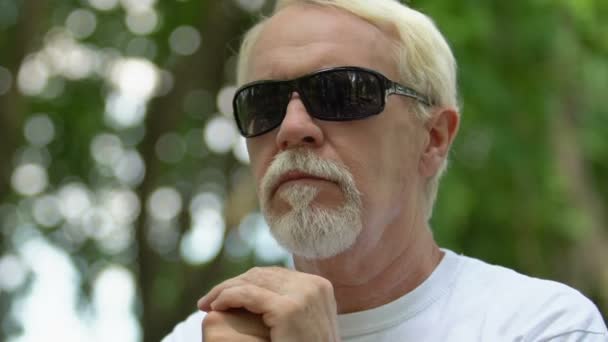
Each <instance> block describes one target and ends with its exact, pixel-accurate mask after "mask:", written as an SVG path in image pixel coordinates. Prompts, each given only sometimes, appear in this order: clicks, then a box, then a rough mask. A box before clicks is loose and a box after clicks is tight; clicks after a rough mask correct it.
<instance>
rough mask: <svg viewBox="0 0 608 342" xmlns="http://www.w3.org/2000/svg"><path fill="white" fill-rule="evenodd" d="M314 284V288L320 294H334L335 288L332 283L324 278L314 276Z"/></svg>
mask: <svg viewBox="0 0 608 342" xmlns="http://www.w3.org/2000/svg"><path fill="white" fill-rule="evenodd" d="M313 284H314V285H315V286H314V288H315V289H316V291H318V292H320V293H323V294H333V292H334V286H333V284H332V283H331V281H329V280H327V279H325V278H323V277H319V276H313Z"/></svg>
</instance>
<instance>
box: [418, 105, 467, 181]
mask: <svg viewBox="0 0 608 342" xmlns="http://www.w3.org/2000/svg"><path fill="white" fill-rule="evenodd" d="M459 125H460V114H458V112H457V111H456V110H455V109H453V108H441V109H439V110H438V111H436V112H433V113H432V115H431V118H430V119H428V120H427V122H426V123H425V125H424V127H425V128H426V131H427V134H428V136H427V138H426V139H425V143H426V145H425V146H424V149H423V151H422V155H421V158H420V164H419V171H420V174H421V175H422V176H424V177H427V178H428V177H432V176H434V175H435V174H436V173H437V172H438V171H439V168H440V167H441V165H442V164H443V161H444V160H445V158H447V155H448V152H449V150H450V146H451V145H452V142H453V141H454V138H455V137H456V133H457V132H458V126H459Z"/></svg>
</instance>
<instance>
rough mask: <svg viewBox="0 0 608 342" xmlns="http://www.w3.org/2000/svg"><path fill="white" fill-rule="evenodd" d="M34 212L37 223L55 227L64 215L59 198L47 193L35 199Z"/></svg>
mask: <svg viewBox="0 0 608 342" xmlns="http://www.w3.org/2000/svg"><path fill="white" fill-rule="evenodd" d="M32 214H33V216H34V220H35V221H36V223H38V224H39V225H41V226H43V227H55V226H57V225H58V224H59V223H61V220H62V219H63V216H62V215H61V211H60V208H59V200H58V199H57V198H56V197H55V196H52V195H45V196H42V197H40V198H37V199H36V200H35V201H34V205H33V208H32Z"/></svg>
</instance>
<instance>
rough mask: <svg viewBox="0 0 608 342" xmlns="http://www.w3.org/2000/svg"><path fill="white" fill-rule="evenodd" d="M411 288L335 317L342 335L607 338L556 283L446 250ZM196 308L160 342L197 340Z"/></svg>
mask: <svg viewBox="0 0 608 342" xmlns="http://www.w3.org/2000/svg"><path fill="white" fill-rule="evenodd" d="M443 251H444V252H445V256H444V257H443V259H442V261H441V262H440V264H439V266H437V268H436V269H435V270H434V271H433V273H432V274H431V275H430V277H429V278H428V279H426V280H425V281H424V282H423V283H422V284H420V286H418V287H417V288H416V289H414V291H412V292H410V293H408V294H406V295H404V296H403V297H401V298H399V299H397V300H395V301H393V302H391V303H388V304H385V305H382V306H380V307H377V308H374V309H371V310H366V311H361V312H356V313H351V314H345V315H339V316H338V324H339V329H340V335H341V336H342V341H348V342H385V341H386V342H395V341H428V342H431V341H432V342H435V341H438V342H439V341H441V342H445V341H463V342H469V341H492V342H494V341H513V342H515V341H517V342H528V341H538V342H541V341H542V342H547V341H550V342H570V341H572V342H574V341H584V342H608V331H607V329H606V324H605V323H604V322H603V320H602V316H601V315H600V313H599V311H598V309H597V308H596V306H595V305H594V304H593V303H592V302H591V301H590V300H588V299H587V298H586V297H584V296H583V295H582V294H581V293H580V292H578V291H576V290H574V289H572V288H570V287H568V286H566V285H563V284H560V283H557V282H553V281H548V280H541V279H536V278H531V277H527V276H525V275H522V274H519V273H517V272H515V271H513V270H510V269H507V268H504V267H500V266H494V265H489V264H487V263H484V262H482V261H480V260H477V259H473V258H469V257H466V256H462V255H457V254H455V253H454V252H452V251H449V250H443ZM204 315H205V313H203V312H197V313H195V314H192V315H191V316H190V317H188V319H186V320H185V321H183V322H181V323H179V324H178V325H177V326H176V327H175V329H174V330H173V332H172V333H171V334H170V335H168V336H167V337H165V338H164V339H163V342H199V341H202V332H201V331H202V327H201V322H202V320H203V317H204Z"/></svg>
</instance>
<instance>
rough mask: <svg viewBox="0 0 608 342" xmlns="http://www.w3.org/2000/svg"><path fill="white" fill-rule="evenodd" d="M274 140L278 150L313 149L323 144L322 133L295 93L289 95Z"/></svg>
mask: <svg viewBox="0 0 608 342" xmlns="http://www.w3.org/2000/svg"><path fill="white" fill-rule="evenodd" d="M276 139H277V141H276V143H277V146H278V148H279V149H280V150H286V149H289V148H293V147H303V146H306V147H311V148H315V147H319V146H321V144H322V143H323V139H324V137H323V131H322V130H321V128H320V127H319V126H318V124H317V123H316V122H315V119H314V118H313V117H312V116H310V114H309V113H308V111H307V110H306V107H305V106H304V103H302V99H301V98H300V95H299V94H298V93H296V92H294V93H293V94H292V95H291V100H290V101H289V104H288V105H287V110H286V112H285V118H284V119H283V122H282V123H281V126H279V132H278V133H277V137H276Z"/></svg>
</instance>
